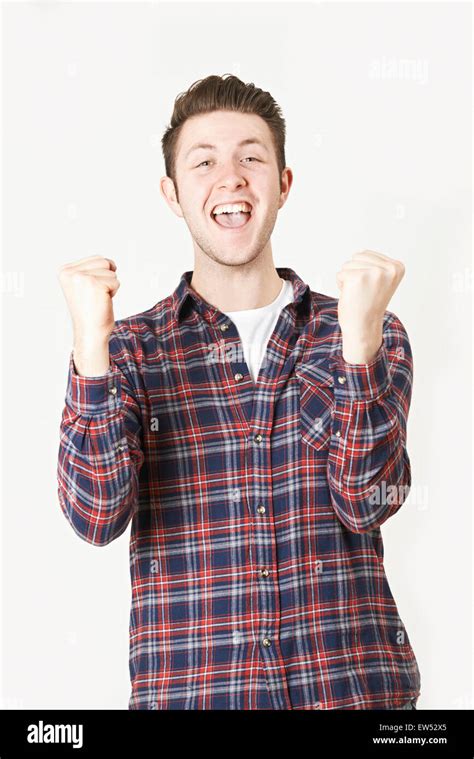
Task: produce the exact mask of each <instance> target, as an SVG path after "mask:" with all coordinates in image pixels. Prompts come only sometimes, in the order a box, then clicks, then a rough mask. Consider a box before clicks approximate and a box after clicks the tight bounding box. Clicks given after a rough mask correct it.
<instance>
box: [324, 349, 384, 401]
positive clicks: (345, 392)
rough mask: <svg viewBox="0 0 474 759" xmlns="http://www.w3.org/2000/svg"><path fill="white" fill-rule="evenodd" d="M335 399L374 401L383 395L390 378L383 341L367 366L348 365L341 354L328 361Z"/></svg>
mask: <svg viewBox="0 0 474 759" xmlns="http://www.w3.org/2000/svg"><path fill="white" fill-rule="evenodd" d="M330 366H331V370H332V373H333V377H334V395H335V397H336V398H338V397H339V398H349V399H350V398H352V399H354V400H375V399H376V398H379V397H380V396H381V395H383V394H384V393H385V391H386V390H387V388H388V387H389V385H390V381H391V376H390V371H389V365H388V355H387V349H386V346H385V341H383V342H382V345H381V346H380V348H379V349H378V351H377V353H376V354H375V356H374V358H373V359H372V361H370V362H369V363H368V364H349V363H348V362H347V361H345V360H344V358H343V356H342V353H336V354H334V355H333V356H332V358H331V359H330Z"/></svg>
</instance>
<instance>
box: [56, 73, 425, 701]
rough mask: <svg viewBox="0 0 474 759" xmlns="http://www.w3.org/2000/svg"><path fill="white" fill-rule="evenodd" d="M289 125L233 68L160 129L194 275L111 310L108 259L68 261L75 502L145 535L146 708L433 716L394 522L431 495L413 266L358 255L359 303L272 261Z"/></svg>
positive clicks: (169, 195) (342, 277)
mask: <svg viewBox="0 0 474 759" xmlns="http://www.w3.org/2000/svg"><path fill="white" fill-rule="evenodd" d="M284 142H285V122H284V119H283V117H282V115H281V112H280V110H279V108H278V106H277V104H276V103H275V101H274V100H273V98H272V97H271V95H270V94H269V93H268V92H263V91H262V90H260V89H258V88H256V87H255V86H254V85H253V84H244V83H243V82H241V81H240V80H239V79H238V78H237V77H235V76H224V77H218V76H210V77H207V78H206V79H204V80H200V81H198V82H195V83H194V85H192V86H191V87H190V89H189V90H188V91H187V92H186V93H182V94H181V95H180V96H179V97H178V98H177V100H176V102H175V107H174V112H173V116H172V119H171V124H170V126H169V128H168V129H167V131H166V133H165V135H164V137H163V151H164V158H165V167H166V176H165V177H163V178H162V180H161V189H162V194H163V197H164V198H165V200H166V202H167V203H168V205H169V207H170V208H171V210H172V211H173V212H174V213H175V214H177V216H180V217H183V218H184V220H185V222H186V224H187V226H188V228H189V230H190V232H191V237H192V240H193V247H194V268H193V270H190V271H186V272H184V273H183V274H182V276H181V279H180V281H179V283H178V285H177V287H176V289H175V290H174V292H173V293H172V294H171V295H169V296H168V297H166V298H165V299H164V300H161V301H160V302H159V303H157V304H156V305H155V306H154V307H153V308H151V309H149V310H148V311H145V312H144V313H140V314H137V315H135V316H131V317H129V318H127V319H121V320H118V321H115V320H114V315H113V308H112V298H113V296H114V295H115V293H116V292H117V289H118V287H119V282H118V280H117V272H116V266H115V263H114V262H113V261H112V260H109V259H106V258H101V257H97V256H93V257H91V258H86V259H82V260H80V261H78V262H73V263H70V264H66V265H65V266H63V267H61V269H60V273H59V277H60V281H61V285H62V287H63V290H64V293H65V296H66V300H67V303H68V306H69V309H70V312H71V316H72V321H73V328H74V346H73V350H72V352H71V356H70V362H69V376H68V385H67V394H66V405H65V408H64V411H63V416H62V420H61V441H60V448H59V461H58V485H59V489H58V493H59V499H60V504H61V507H62V509H63V511H64V514H65V515H66V517H67V518H68V520H69V521H70V523H71V525H72V527H73V529H74V530H75V532H76V533H77V534H78V535H79V536H80V537H81V538H83V539H84V540H86V541H88V542H89V543H92V544H94V545H97V546H102V545H106V544H108V543H110V542H111V541H112V540H114V539H115V538H117V537H118V536H119V535H121V534H122V533H123V532H124V530H125V529H126V527H127V526H128V524H129V522H131V542H130V569H131V582H132V608H131V615H130V675H131V683H132V692H131V696H130V701H129V709H398V708H415V702H416V700H417V698H418V696H419V692H420V673H419V670H418V666H417V662H416V659H415V656H414V653H413V650H412V647H411V645H410V641H409V639H408V636H407V633H406V630H405V627H404V624H403V622H402V620H401V618H400V616H399V614H398V611H397V607H396V604H395V601H394V599H393V597H392V594H391V591H390V587H389V585H388V582H387V579H386V576H385V571H384V566H383V543H382V536H381V531H380V526H381V525H382V524H383V522H385V521H386V520H387V519H388V518H389V517H391V516H392V515H393V514H395V513H396V512H397V511H398V509H399V508H400V506H401V505H402V503H403V502H404V500H405V498H406V495H407V493H408V489H409V487H410V483H411V475H410V462H409V458H408V454H407V451H406V423H407V415H408V410H409V405H410V398H411V386H412V355H411V350H410V344H409V341H408V337H407V335H406V332H405V329H404V327H403V325H402V323H401V322H400V320H399V319H398V318H397V317H396V316H395V314H393V313H392V312H390V311H387V310H386V308H387V305H388V303H389V301H390V298H391V296H392V295H393V293H394V291H395V289H396V287H397V286H398V284H399V282H400V281H401V279H402V277H403V273H404V269H403V264H402V263H401V262H400V261H396V260H393V259H391V258H389V257H387V256H385V255H382V254H380V253H375V252H373V251H363V252H360V253H356V254H355V255H354V256H353V257H352V259H351V260H350V261H348V262H347V263H345V264H344V265H343V267H342V270H341V271H340V272H339V273H338V275H337V283H338V286H339V288H340V290H341V292H340V297H339V299H336V298H334V297H330V296H327V295H322V294H320V293H317V292H313V291H311V290H310V287H309V285H307V284H305V282H304V281H303V280H302V279H301V278H300V277H299V276H298V274H296V272H295V271H294V270H293V269H291V268H283V267H281V268H278V267H277V268H275V266H274V263H273V259H272V248H271V242H270V236H271V233H272V231H273V228H274V225H275V221H276V218H277V214H278V211H279V209H280V208H282V206H283V205H284V203H285V202H286V199H287V197H288V193H289V191H290V187H291V184H292V172H291V169H289V168H288V167H286V165H285V153H284Z"/></svg>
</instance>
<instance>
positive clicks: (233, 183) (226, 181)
mask: <svg viewBox="0 0 474 759" xmlns="http://www.w3.org/2000/svg"><path fill="white" fill-rule="evenodd" d="M246 184H247V181H246V179H245V177H244V175H243V169H242V167H241V166H238V167H237V166H236V165H235V164H234V163H232V162H231V163H229V165H226V166H224V167H223V169H222V176H221V178H220V179H219V181H218V186H219V190H221V189H222V188H230V189H232V188H233V187H242V186H244V185H246Z"/></svg>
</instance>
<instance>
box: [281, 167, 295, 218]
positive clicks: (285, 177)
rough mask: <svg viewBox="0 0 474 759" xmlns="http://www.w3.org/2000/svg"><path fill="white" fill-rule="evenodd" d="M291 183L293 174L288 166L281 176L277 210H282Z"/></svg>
mask: <svg viewBox="0 0 474 759" xmlns="http://www.w3.org/2000/svg"><path fill="white" fill-rule="evenodd" d="M292 183H293V172H292V170H291V169H290V168H289V166H285V168H284V169H283V171H282V174H281V192H280V202H279V204H278V208H282V207H283V206H284V205H285V203H286V200H287V198H288V194H289V192H290V187H291V185H292Z"/></svg>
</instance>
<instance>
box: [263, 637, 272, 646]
mask: <svg viewBox="0 0 474 759" xmlns="http://www.w3.org/2000/svg"><path fill="white" fill-rule="evenodd" d="M262 643H263V645H264V646H267V648H268V646H271V645H272V642H271V640H270V638H264V639H263V640H262Z"/></svg>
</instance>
